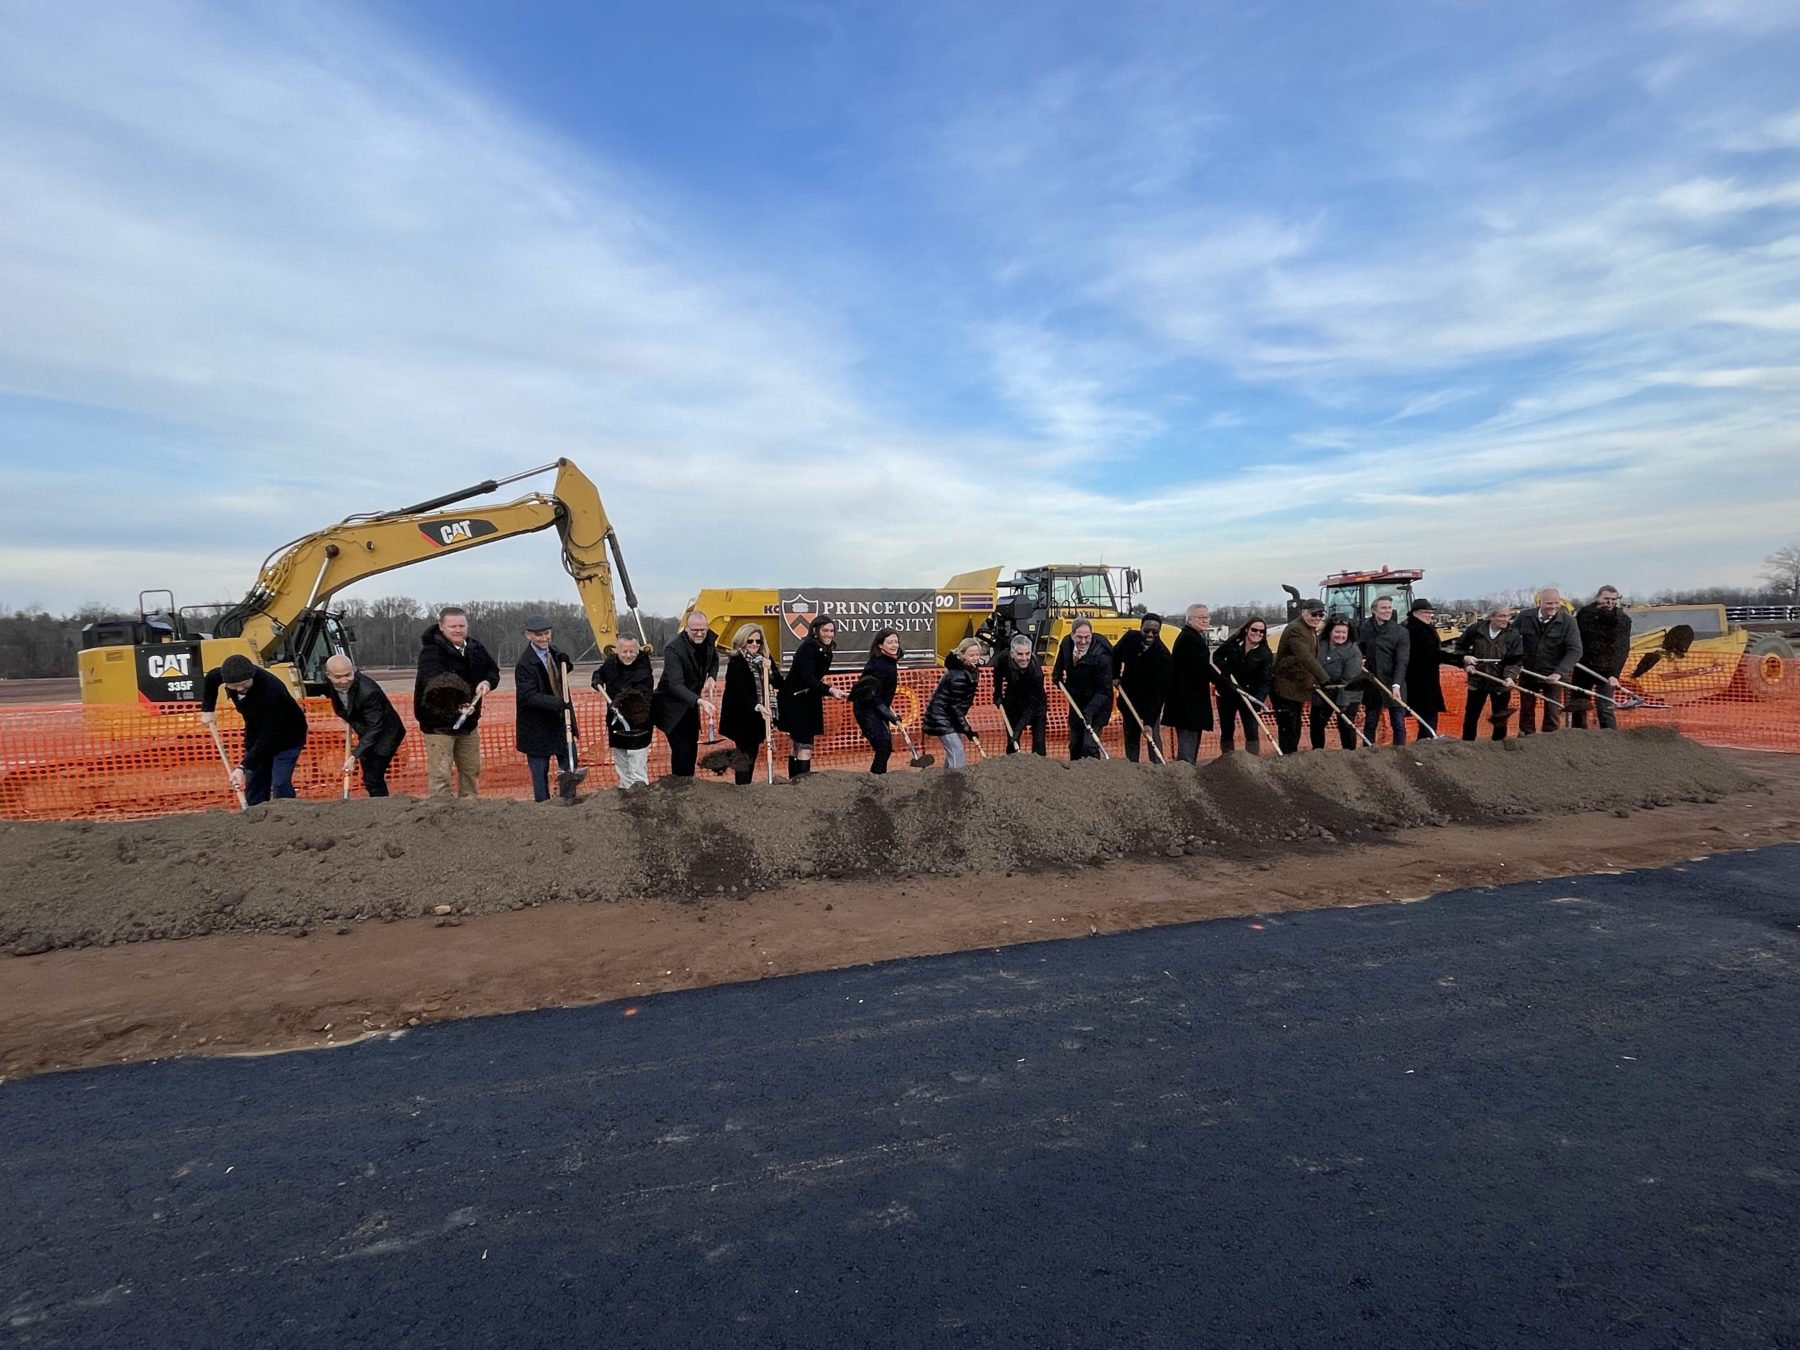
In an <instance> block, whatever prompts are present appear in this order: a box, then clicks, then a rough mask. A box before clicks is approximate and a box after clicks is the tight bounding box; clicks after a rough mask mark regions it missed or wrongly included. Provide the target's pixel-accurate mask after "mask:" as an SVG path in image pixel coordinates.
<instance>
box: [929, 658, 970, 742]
mask: <svg viewBox="0 0 1800 1350" xmlns="http://www.w3.org/2000/svg"><path fill="white" fill-rule="evenodd" d="M980 686H981V670H980V668H979V667H977V666H971V665H968V664H966V663H964V661H963V660H962V658H961V657H959V656H958V655H957V654H956V653H955V652H951V653H950V654H949V655H948V656H946V657H945V658H944V674H943V676H942V678H941V679H939V680H938V683H937V688H936V689H934V690H932V692H931V701H930V702H929V703H927V704H926V705H925V721H924V722H923V724H922V726H923V729H924V732H925V734H926V735H927V736H951V735H955V736H973V735H974V734H975V729H974V728H973V727H971V726H970V725H969V707H970V705H971V704H973V703H974V702H975V691H976V690H977V689H978V688H980Z"/></svg>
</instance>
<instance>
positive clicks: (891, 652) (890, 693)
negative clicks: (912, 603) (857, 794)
mask: <svg viewBox="0 0 1800 1350" xmlns="http://www.w3.org/2000/svg"><path fill="white" fill-rule="evenodd" d="M899 688H900V634H899V632H898V631H897V630H895V629H892V628H884V629H882V630H881V631H880V632H879V633H877V634H876V635H875V640H874V641H873V642H871V643H870V644H869V659H868V661H866V662H865V663H864V664H863V668H862V674H861V675H860V676H858V677H857V680H856V683H855V684H854V685H853V686H852V687H851V689H850V706H851V708H852V709H853V710H854V712H855V714H856V725H857V729H858V730H860V731H861V732H862V734H863V739H864V740H866V741H868V743H869V745H870V747H871V748H872V749H873V750H874V751H875V759H874V762H873V763H871V764H870V765H869V772H870V773H886V772H887V766H888V756H889V755H891V754H893V753H894V733H893V731H892V730H891V729H890V728H892V727H894V726H896V725H898V724H899V721H900V717H899V715H898V714H897V713H895V711H894V694H895V692H896V691H897V690H898V689H899Z"/></svg>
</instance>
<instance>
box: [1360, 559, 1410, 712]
mask: <svg viewBox="0 0 1800 1350" xmlns="http://www.w3.org/2000/svg"><path fill="white" fill-rule="evenodd" d="M1356 645H1357V646H1358V647H1360V648H1361V649H1362V655H1363V664H1364V665H1365V667H1366V668H1367V669H1368V672H1369V674H1371V675H1373V676H1374V677H1375V678H1376V679H1378V680H1380V681H1381V682H1382V683H1383V684H1385V685H1386V686H1387V687H1388V688H1389V689H1392V690H1393V691H1394V692H1395V693H1396V694H1398V695H1399V696H1400V697H1401V698H1405V697H1406V667H1407V663H1408V662H1409V661H1410V660H1411V658H1412V634H1411V633H1410V632H1408V631H1407V627H1406V623H1405V621H1404V620H1402V619H1401V618H1400V617H1399V616H1398V615H1397V614H1395V612H1394V597H1393V596H1391V595H1384V596H1382V597H1380V598H1379V599H1378V600H1376V601H1375V603H1374V604H1373V605H1371V606H1369V617H1368V618H1366V619H1364V620H1363V621H1362V622H1361V623H1360V624H1358V625H1357V627H1356ZM1362 695H1363V710H1364V711H1363V735H1365V736H1367V737H1368V738H1369V744H1371V745H1373V744H1374V743H1375V733H1376V732H1377V731H1379V730H1380V729H1381V710H1382V708H1383V707H1385V708H1386V709H1387V715H1388V725H1389V726H1390V727H1391V728H1392V729H1393V736H1394V744H1395V745H1405V744H1406V710H1405V709H1404V708H1402V707H1401V706H1400V705H1399V704H1398V703H1395V702H1394V701H1393V700H1392V699H1390V698H1389V697H1388V696H1387V695H1386V694H1384V693H1382V692H1381V690H1379V689H1377V688H1376V687H1375V686H1374V685H1372V684H1371V685H1369V686H1368V687H1367V688H1366V689H1364V690H1363V691H1362Z"/></svg>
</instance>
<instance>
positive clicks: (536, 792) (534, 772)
mask: <svg viewBox="0 0 1800 1350" xmlns="http://www.w3.org/2000/svg"><path fill="white" fill-rule="evenodd" d="M525 762H526V764H528V765H530V766H531V800H532V801H534V802H547V801H549V800H550V756H549V755H527V756H525ZM556 762H557V763H558V764H560V765H562V766H563V768H564V769H565V770H568V769H572V768H574V767H575V766H574V765H573V764H571V763H569V747H568V746H566V745H565V746H564V747H563V748H562V749H560V750H558V751H557V752H556Z"/></svg>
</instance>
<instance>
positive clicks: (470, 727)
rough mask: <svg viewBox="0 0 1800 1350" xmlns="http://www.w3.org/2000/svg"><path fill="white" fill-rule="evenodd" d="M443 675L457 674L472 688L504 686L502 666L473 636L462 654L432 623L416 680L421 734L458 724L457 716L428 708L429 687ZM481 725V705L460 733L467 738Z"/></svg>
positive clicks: (415, 711)
mask: <svg viewBox="0 0 1800 1350" xmlns="http://www.w3.org/2000/svg"><path fill="white" fill-rule="evenodd" d="M439 675H454V676H456V677H457V678H458V679H460V680H461V681H462V682H463V683H464V684H466V685H468V686H469V688H470V689H473V688H474V687H475V686H476V685H478V684H481V683H482V682H483V681H486V683H487V687H488V688H489V689H490V690H492V689H498V688H499V687H500V664H499V662H497V661H495V660H494V658H493V657H492V656H489V655H488V649H487V648H486V647H484V646H482V645H481V644H480V643H479V642H477V641H476V640H475V639H474V638H472V637H471V638H466V639H465V640H464V641H463V649H462V650H461V651H460V652H459V651H457V650H456V648H454V647H452V646H451V645H450V639H449V638H447V637H445V636H444V633H443V630H442V629H440V628H439V627H438V626H437V625H436V624H432V625H431V627H429V628H427V629H426V630H425V632H424V634H423V635H422V636H421V637H420V638H419V673H418V676H417V677H416V678H415V679H414V680H413V716H414V718H415V719H417V721H418V723H419V730H420V731H449V730H450V728H451V727H452V726H455V724H456V714H455V713H451V714H450V715H449V716H448V717H445V716H443V715H442V714H438V715H435V716H434V715H433V714H432V712H431V711H430V709H428V708H427V707H426V706H425V697H424V696H425V686H426V685H427V684H428V683H429V682H430V681H431V680H432V679H434V678H436V677H437V676H439ZM480 725H481V705H480V704H479V703H477V704H476V705H475V706H474V707H473V708H472V709H470V711H469V715H468V716H467V717H465V718H464V719H463V724H462V726H461V727H460V728H458V731H459V733H460V734H462V735H465V736H466V735H469V734H471V733H472V732H473V731H474V730H475V728H476V727H478V726H480Z"/></svg>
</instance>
